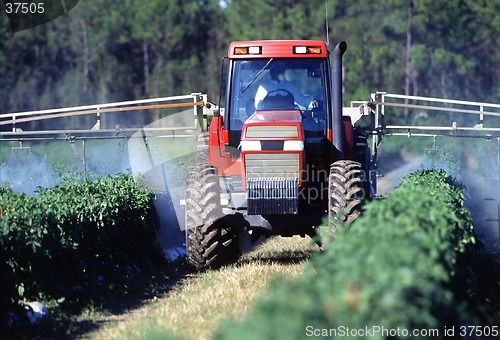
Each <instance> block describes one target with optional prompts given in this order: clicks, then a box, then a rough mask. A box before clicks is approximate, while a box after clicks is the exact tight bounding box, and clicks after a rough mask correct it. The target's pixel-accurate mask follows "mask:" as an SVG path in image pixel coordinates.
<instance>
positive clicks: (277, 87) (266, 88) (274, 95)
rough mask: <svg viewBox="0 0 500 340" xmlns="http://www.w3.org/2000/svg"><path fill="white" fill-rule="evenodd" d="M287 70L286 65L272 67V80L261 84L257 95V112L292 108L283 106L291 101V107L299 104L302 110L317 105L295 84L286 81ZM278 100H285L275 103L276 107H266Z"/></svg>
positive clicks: (278, 64)
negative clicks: (267, 109) (268, 109)
mask: <svg viewBox="0 0 500 340" xmlns="http://www.w3.org/2000/svg"><path fill="white" fill-rule="evenodd" d="M285 70H286V68H285V65H283V64H282V63H280V62H277V63H274V64H271V65H270V68H269V75H270V79H269V80H266V81H264V82H263V83H262V84H260V86H259V88H258V89H257V93H256V94H255V108H256V109H257V110H259V109H260V110H262V109H266V108H273V109H276V108H290V107H284V106H288V105H284V104H283V103H285V102H287V101H291V106H294V105H295V104H298V105H299V106H301V107H302V108H312V107H315V106H316V105H317V104H316V101H315V100H314V98H313V96H308V95H304V94H303V93H302V91H301V90H300V89H299V88H298V87H297V86H296V85H295V84H294V83H292V82H290V81H288V80H286V79H285ZM278 98H281V99H285V100H281V102H280V101H274V102H275V103H276V104H274V105H270V104H268V105H266V103H269V102H271V101H273V99H278ZM281 106H283V107H281Z"/></svg>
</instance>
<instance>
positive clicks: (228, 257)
mask: <svg viewBox="0 0 500 340" xmlns="http://www.w3.org/2000/svg"><path fill="white" fill-rule="evenodd" d="M186 250H187V262H188V264H189V265H190V266H191V267H193V268H194V269H196V270H206V269H213V268H218V267H221V266H223V265H225V264H229V263H231V262H234V261H236V260H237V259H238V257H239V255H240V254H239V247H238V241H237V236H236V233H235V231H234V230H233V228H231V226H230V225H229V224H228V223H227V219H226V218H224V215H223V213H222V208H221V206H220V184H219V176H218V174H217V169H216V168H215V167H213V166H211V165H210V164H208V163H204V164H198V165H195V166H191V167H189V168H188V172H187V177H186Z"/></svg>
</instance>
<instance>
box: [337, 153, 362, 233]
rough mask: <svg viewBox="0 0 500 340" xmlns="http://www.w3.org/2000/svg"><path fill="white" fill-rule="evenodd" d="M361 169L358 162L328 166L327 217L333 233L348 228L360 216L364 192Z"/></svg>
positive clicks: (342, 162)
mask: <svg viewBox="0 0 500 340" xmlns="http://www.w3.org/2000/svg"><path fill="white" fill-rule="evenodd" d="M363 176H364V174H363V169H362V166H361V164H360V163H359V162H355V161H351V160H341V161H337V162H334V163H333V164H332V165H331V166H330V176H329V180H328V189H329V190H328V191H329V196H328V217H329V224H330V229H331V231H332V232H333V233H334V232H335V230H336V229H338V228H340V227H345V226H349V225H350V224H351V223H352V222H354V220H355V219H356V218H358V217H359V215H360V214H361V209H362V204H363V199H364V198H365V197H364V196H365V192H364V189H363Z"/></svg>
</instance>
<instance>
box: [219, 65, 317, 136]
mask: <svg viewBox="0 0 500 340" xmlns="http://www.w3.org/2000/svg"><path fill="white" fill-rule="evenodd" d="M325 65H326V60H324V59H277V58H271V59H250V60H233V66H232V73H231V82H230V84H232V88H231V89H230V102H229V103H228V104H229V117H227V118H229V129H230V130H231V131H232V132H233V135H235V134H237V132H236V131H241V129H242V128H243V123H244V122H245V120H246V119H247V118H248V117H250V116H251V115H252V114H253V113H254V112H255V111H256V110H300V111H301V113H302V117H303V123H304V128H306V125H307V123H308V122H307V121H306V119H314V123H315V124H316V125H315V127H314V128H315V129H316V130H324V129H325V119H326V117H325V111H326V107H325V101H324V98H325V96H326V94H325V91H326V88H327V86H326V84H325V79H326V77H325V72H326V66H325ZM310 123H313V121H311V122H310ZM238 139H239V138H238ZM231 144H233V143H231Z"/></svg>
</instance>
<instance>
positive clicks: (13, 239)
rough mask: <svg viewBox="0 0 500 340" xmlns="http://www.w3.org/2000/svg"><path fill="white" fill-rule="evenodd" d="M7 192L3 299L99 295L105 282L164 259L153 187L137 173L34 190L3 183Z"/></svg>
mask: <svg viewBox="0 0 500 340" xmlns="http://www.w3.org/2000/svg"><path fill="white" fill-rule="evenodd" d="M0 198H1V199H0V212H1V217H0V230H1V234H0V266H2V268H1V269H2V270H1V274H0V275H1V279H2V285H3V286H4V287H2V288H5V289H2V290H1V291H2V293H1V294H2V295H3V296H2V299H3V301H11V302H14V303H15V302H16V301H17V300H18V299H39V298H57V299H60V298H69V299H78V300H84V299H85V296H86V295H88V296H89V298H95V296H92V293H93V289H94V288H95V287H96V286H97V285H99V284H100V282H101V283H102V281H107V282H110V281H113V280H115V279H118V278H119V277H120V275H123V273H127V272H130V271H134V270H136V269H137V268H140V267H141V266H144V265H146V264H148V263H152V262H153V261H156V260H161V259H162V253H161V250H160V248H159V246H158V245H157V244H156V229H157V227H158V221H157V220H156V214H155V211H154V205H153V201H152V198H153V197H152V194H150V193H148V192H147V191H144V190H141V189H140V188H139V187H138V185H137V184H136V182H135V181H134V179H133V178H132V177H131V176H130V175H125V174H123V175H118V176H115V177H103V178H100V179H97V180H94V181H88V182H81V183H75V182H71V181H65V182H63V183H61V184H59V185H57V186H55V187H54V188H52V189H41V188H40V189H38V190H37V192H36V193H35V195H34V196H33V197H29V196H27V195H25V194H18V193H15V192H13V191H12V190H11V189H8V188H5V187H2V188H0ZM94 294H95V292H94Z"/></svg>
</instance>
